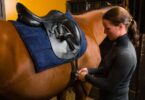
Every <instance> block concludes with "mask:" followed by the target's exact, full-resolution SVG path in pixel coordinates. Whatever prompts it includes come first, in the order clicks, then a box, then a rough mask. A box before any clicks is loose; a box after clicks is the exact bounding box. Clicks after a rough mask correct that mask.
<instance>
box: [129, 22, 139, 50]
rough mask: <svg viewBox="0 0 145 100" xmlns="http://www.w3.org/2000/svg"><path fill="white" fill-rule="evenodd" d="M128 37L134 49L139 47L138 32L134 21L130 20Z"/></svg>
mask: <svg viewBox="0 0 145 100" xmlns="http://www.w3.org/2000/svg"><path fill="white" fill-rule="evenodd" d="M128 35H129V37H130V39H131V41H132V43H133V44H134V46H135V48H137V47H138V46H139V31H138V28H137V23H136V21H135V20H132V21H131V23H130V26H129V27H128Z"/></svg>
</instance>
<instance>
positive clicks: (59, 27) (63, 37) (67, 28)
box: [17, 3, 81, 59]
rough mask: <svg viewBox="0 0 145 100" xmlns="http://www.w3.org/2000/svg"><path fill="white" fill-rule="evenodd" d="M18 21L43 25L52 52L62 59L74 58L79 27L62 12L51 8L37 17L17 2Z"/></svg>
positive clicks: (76, 51) (31, 24) (79, 41)
mask: <svg viewBox="0 0 145 100" xmlns="http://www.w3.org/2000/svg"><path fill="white" fill-rule="evenodd" d="M17 12H18V19H17V20H18V21H20V22H22V23H24V24H27V25H29V26H32V27H43V28H44V29H45V30H46V32H47V35H48V37H49V40H50V43H51V46H52V49H53V52H54V53H55V55H56V56H57V57H59V58H62V59H74V58H75V57H76V56H77V54H78V51H79V49H80V44H81V35H80V32H81V31H80V29H79V27H78V26H77V24H76V23H75V21H74V20H70V19H69V18H68V17H67V16H66V15H65V14H64V13H62V12H60V11H57V10H52V11H50V12H49V13H48V14H46V15H45V16H43V17H39V16H37V15H35V14H34V13H32V12H31V11H30V10H28V9H27V8H26V7H25V6H24V5H22V4H20V3H17Z"/></svg>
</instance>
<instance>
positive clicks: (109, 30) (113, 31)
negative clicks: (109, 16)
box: [103, 19, 120, 40]
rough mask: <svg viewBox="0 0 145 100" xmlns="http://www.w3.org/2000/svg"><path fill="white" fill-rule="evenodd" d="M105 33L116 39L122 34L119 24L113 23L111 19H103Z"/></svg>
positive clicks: (111, 38)
mask: <svg viewBox="0 0 145 100" xmlns="http://www.w3.org/2000/svg"><path fill="white" fill-rule="evenodd" d="M103 25H104V33H105V34H106V35H107V36H108V38H109V39H110V40H115V39H117V38H118V37H119V35H120V28H119V26H115V25H113V24H112V23H111V22H110V21H109V20H106V19H103Z"/></svg>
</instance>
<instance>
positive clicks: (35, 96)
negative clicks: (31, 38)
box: [0, 8, 110, 100]
mask: <svg viewBox="0 0 145 100" xmlns="http://www.w3.org/2000/svg"><path fill="white" fill-rule="evenodd" d="M108 9H110V8H103V9H99V10H94V11H90V12H87V13H84V14H81V15H73V18H74V20H76V22H77V23H78V25H79V26H80V28H81V29H82V30H83V32H84V33H85V37H86V40H87V49H86V51H85V53H84V54H83V55H82V56H81V57H80V58H79V59H78V69H80V68H81V67H91V68H96V67H97V66H98V65H99V63H100V61H101V56H100V50H99V45H100V43H101V42H102V41H103V39H104V38H105V37H106V35H105V34H104V28H103V25H102V15H103V14H104V13H105V12H106V11H107V10H108ZM0 35H1V36H0V98H4V99H6V100H48V99H49V98H51V97H54V96H56V95H57V94H59V93H60V92H61V91H63V90H64V89H65V88H66V87H67V85H68V83H69V81H70V77H71V74H70V73H71V64H70V63H66V64H63V65H58V66H57V67H54V68H50V69H48V70H44V71H42V72H39V73H36V72H35V69H34V66H35V65H34V63H33V61H32V59H31V56H30V54H29V52H28V50H27V49H26V47H25V45H24V42H23V41H22V39H21V38H20V36H19V33H18V31H17V30H16V28H15V27H14V25H13V24H12V23H11V22H10V21H3V20H1V21H0Z"/></svg>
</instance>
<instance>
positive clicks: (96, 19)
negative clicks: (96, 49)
mask: <svg viewBox="0 0 145 100" xmlns="http://www.w3.org/2000/svg"><path fill="white" fill-rule="evenodd" d="M105 11H106V10H104V9H102V10H95V11H91V12H88V13H85V14H82V15H76V16H74V18H75V19H76V21H77V22H78V24H79V25H80V27H81V29H82V30H83V31H84V32H85V34H86V35H87V36H89V37H90V38H92V39H94V40H95V41H96V42H97V43H98V45H100V43H101V42H102V41H103V40H104V38H105V36H106V35H105V34H104V27H103V24H102V16H103V14H104V13H105Z"/></svg>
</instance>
